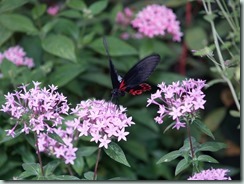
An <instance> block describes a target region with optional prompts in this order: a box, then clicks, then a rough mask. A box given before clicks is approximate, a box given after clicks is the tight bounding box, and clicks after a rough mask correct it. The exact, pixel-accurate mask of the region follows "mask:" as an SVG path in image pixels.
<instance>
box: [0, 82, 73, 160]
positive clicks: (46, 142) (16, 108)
mask: <svg viewBox="0 0 244 184" xmlns="http://www.w3.org/2000/svg"><path fill="white" fill-rule="evenodd" d="M33 85H34V87H32V88H30V89H27V87H28V85H22V86H20V87H19V88H20V90H19V91H15V92H14V93H7V95H5V99H6V102H5V104H4V105H2V109H0V110H1V111H3V112H6V113H9V114H10V116H11V117H12V118H13V119H14V120H16V124H15V126H14V127H13V128H12V129H11V130H7V135H10V136H12V137H14V136H15V129H16V127H17V126H21V128H22V129H21V132H22V133H25V134H29V132H34V133H35V134H37V142H38V148H39V150H40V152H45V153H47V154H49V155H54V156H56V157H57V158H61V159H63V160H64V161H65V163H66V164H74V160H75V158H76V155H75V152H76V151H77V148H75V147H74V146H73V140H74V138H75V137H74V132H75V129H76V124H75V123H73V122H72V123H70V122H69V121H67V122H62V120H63V117H62V115H64V114H67V113H68V110H69V106H68V104H67V100H66V97H65V96H63V94H61V93H59V92H57V89H58V88H57V87H56V86H54V85H50V86H49V88H46V87H44V88H41V87H40V85H41V83H40V82H35V81H33ZM61 127H62V128H61ZM50 134H56V135H58V136H59V137H60V138H61V139H62V140H63V143H60V142H58V141H56V140H54V139H53V138H51V137H50Z"/></svg>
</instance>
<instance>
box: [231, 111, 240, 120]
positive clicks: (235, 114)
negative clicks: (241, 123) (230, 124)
mask: <svg viewBox="0 0 244 184" xmlns="http://www.w3.org/2000/svg"><path fill="white" fill-rule="evenodd" d="M230 115H231V116H233V117H236V118H239V117H241V114H240V111H236V110H230Z"/></svg>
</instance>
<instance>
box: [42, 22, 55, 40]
mask: <svg viewBox="0 0 244 184" xmlns="http://www.w3.org/2000/svg"><path fill="white" fill-rule="evenodd" d="M57 22H58V19H53V20H51V21H49V22H47V23H46V24H45V25H44V26H43V27H42V28H41V35H42V37H45V36H46V34H47V33H48V32H49V31H51V30H52V29H53V27H54V26H55V24H56V23H57Z"/></svg>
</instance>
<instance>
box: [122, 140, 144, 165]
mask: <svg viewBox="0 0 244 184" xmlns="http://www.w3.org/2000/svg"><path fill="white" fill-rule="evenodd" d="M121 146H122V148H123V149H124V150H126V151H127V152H128V153H130V154H131V155H133V156H134V157H135V158H138V159H141V160H143V161H145V162H147V161H148V150H147V149H146V146H145V145H144V144H141V143H140V142H138V141H135V140H127V141H126V142H123V143H122V145H121ZM138 153H140V154H138Z"/></svg>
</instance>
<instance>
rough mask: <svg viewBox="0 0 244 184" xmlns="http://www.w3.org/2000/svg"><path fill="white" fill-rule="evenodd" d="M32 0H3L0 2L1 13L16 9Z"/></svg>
mask: <svg viewBox="0 0 244 184" xmlns="http://www.w3.org/2000/svg"><path fill="white" fill-rule="evenodd" d="M29 1H30V0H3V1H2V2H1V3H0V13H3V12H6V11H10V10H14V9H16V8H18V7H20V6H23V5H24V4H26V3H28V2H29Z"/></svg>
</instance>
